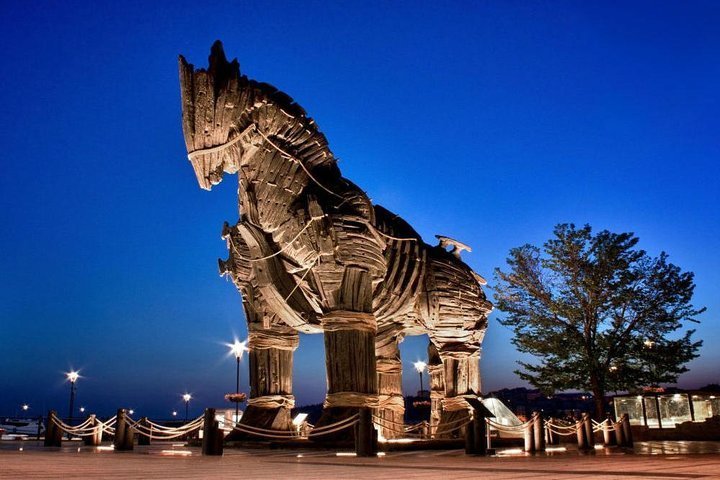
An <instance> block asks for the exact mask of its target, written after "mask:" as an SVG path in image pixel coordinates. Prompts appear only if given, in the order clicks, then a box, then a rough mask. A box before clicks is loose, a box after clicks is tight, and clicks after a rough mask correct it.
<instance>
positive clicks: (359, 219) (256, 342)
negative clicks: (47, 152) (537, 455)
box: [180, 42, 492, 438]
mask: <svg viewBox="0 0 720 480" xmlns="http://www.w3.org/2000/svg"><path fill="white" fill-rule="evenodd" d="M180 83H181V89H182V109H183V132H184V135H185V143H186V145H187V150H188V152H189V154H188V158H189V160H190V162H191V163H192V166H193V168H194V170H195V174H196V176H197V180H198V182H199V184H200V187H202V188H203V189H206V190H210V189H211V188H212V186H213V185H215V184H218V183H219V182H220V181H221V180H222V177H223V174H224V173H231V174H232V173H237V174H238V179H239V188H238V203H239V210H240V221H239V222H238V223H237V224H236V225H234V226H228V225H227V224H226V225H225V228H224V230H223V238H224V239H226V240H227V244H228V248H229V250H230V258H229V259H228V260H227V261H220V270H221V273H223V274H226V275H229V276H230V277H231V278H232V280H233V281H234V283H235V284H236V286H237V288H238V289H239V290H240V292H241V294H242V299H243V306H244V309H245V315H246V318H247V322H248V332H249V341H248V346H249V348H250V382H251V391H250V399H249V401H248V407H247V409H246V411H245V414H244V415H243V417H242V423H245V424H248V425H251V426H255V427H259V428H268V429H283V430H290V429H292V428H293V426H292V425H291V418H290V409H291V408H292V407H293V405H294V397H293V394H292V363H293V351H294V350H295V349H296V348H297V346H298V332H304V333H323V334H324V336H325V352H326V366H327V387H328V390H327V397H326V401H325V409H324V414H323V416H322V418H321V420H320V422H318V425H322V424H328V423H332V422H334V421H337V420H340V419H343V418H346V417H348V416H350V415H352V414H354V413H355V412H356V411H357V408H359V407H371V408H373V409H376V410H375V411H376V413H377V414H378V415H379V416H380V417H382V418H383V419H385V420H387V425H388V428H385V429H384V430H385V431H384V432H382V433H383V434H384V436H385V437H388V438H391V437H393V436H397V435H398V434H400V431H401V430H402V428H401V427H399V428H396V429H392V428H390V427H389V426H390V425H397V424H402V422H403V415H404V402H403V397H402V389H401V373H402V369H401V363H400V354H399V349H398V344H399V342H401V341H402V339H403V337H404V336H405V335H419V334H425V333H426V334H427V335H428V336H429V338H430V341H431V345H430V347H429V350H430V356H431V365H430V373H431V389H432V392H431V397H432V400H433V401H432V405H433V406H432V424H433V427H436V428H437V427H438V426H439V427H440V428H442V425H443V424H449V423H452V422H453V421H454V420H455V419H457V418H458V417H459V416H462V415H466V413H467V410H468V408H469V406H468V402H467V401H466V400H465V398H466V397H468V396H471V397H477V395H478V394H479V393H480V376H479V366H478V363H479V356H480V343H481V341H482V339H483V336H484V333H485V329H486V326H487V315H488V313H489V312H490V311H491V309H492V305H491V304H490V303H489V302H488V301H487V300H486V298H485V294H484V293H483V291H482V288H481V287H480V285H481V284H484V283H485V282H484V280H483V279H482V277H480V276H479V275H477V274H476V273H474V272H473V271H472V270H471V269H470V268H469V267H468V266H467V265H466V264H465V263H463V262H462V261H461V260H460V251H461V250H462V249H466V250H469V248H468V247H467V246H465V245H463V244H461V243H459V242H455V241H454V240H452V239H449V238H447V237H438V238H440V245H438V246H429V245H427V244H426V243H424V242H423V241H422V239H421V238H420V236H419V235H418V234H417V233H416V232H415V230H413V229H412V227H410V225H408V224H407V223H406V222H405V221H404V220H402V219H401V218H400V217H398V216H397V215H394V214H393V213H391V212H389V211H388V210H386V209H384V208H383V207H381V206H379V205H373V204H372V203H371V201H370V199H369V198H368V197H367V195H366V194H365V193H364V192H363V191H362V190H361V189H360V188H358V187H357V186H355V185H354V184H353V183H352V182H350V181H349V180H347V179H345V178H343V177H342V175H341V174H340V170H339V169H338V166H337V162H336V159H335V157H334V156H333V154H332V152H331V151H330V149H329V147H328V143H327V140H326V139H325V136H324V135H323V134H322V133H321V132H320V131H319V129H318V127H317V125H316V123H315V122H314V121H313V120H312V119H311V118H310V117H308V116H306V114H305V111H304V110H303V109H302V108H301V107H300V106H299V105H297V104H296V103H294V102H293V100H292V99H291V98H290V97H289V96H288V95H286V94H284V93H282V92H280V91H278V90H277V89H275V88H274V87H272V86H270V85H268V84H266V83H259V82H256V81H253V80H249V79H248V78H247V77H245V76H241V75H240V68H239V65H238V62H237V60H233V61H232V62H228V61H227V60H226V58H225V54H224V53H223V49H222V45H221V44H220V42H216V43H215V45H213V47H212V51H211V55H210V65H209V68H208V69H207V70H202V69H198V70H196V69H195V68H194V67H193V65H191V64H188V63H187V62H186V61H185V59H184V58H183V57H180ZM448 247H449V248H451V250H449V251H448ZM391 422H395V423H391Z"/></svg>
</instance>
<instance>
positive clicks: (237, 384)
mask: <svg viewBox="0 0 720 480" xmlns="http://www.w3.org/2000/svg"><path fill="white" fill-rule="evenodd" d="M235 358H236V359H237V368H236V370H235V392H236V393H240V356H239V355H238V356H236V357H235ZM251 363H252V362H251ZM186 416H187V415H186ZM239 416H240V402H238V401H237V399H236V402H235V420H234V421H233V423H235V424H237V423H238V417H239Z"/></svg>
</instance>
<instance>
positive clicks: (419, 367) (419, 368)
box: [413, 360, 427, 397]
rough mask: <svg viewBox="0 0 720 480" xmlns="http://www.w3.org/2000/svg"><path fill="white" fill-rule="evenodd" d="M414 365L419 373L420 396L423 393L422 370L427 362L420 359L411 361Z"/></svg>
mask: <svg viewBox="0 0 720 480" xmlns="http://www.w3.org/2000/svg"><path fill="white" fill-rule="evenodd" d="M413 365H414V366H415V370H416V371H417V372H418V373H419V374H420V396H421V397H422V395H423V372H424V371H425V367H427V363H425V362H423V361H422V360H418V361H417V362H415V363H413Z"/></svg>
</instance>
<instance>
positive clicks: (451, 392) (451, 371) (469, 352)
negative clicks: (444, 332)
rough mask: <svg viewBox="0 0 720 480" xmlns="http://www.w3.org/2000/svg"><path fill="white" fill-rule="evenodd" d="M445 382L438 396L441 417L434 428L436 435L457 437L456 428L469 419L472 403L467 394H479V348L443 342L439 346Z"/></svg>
mask: <svg viewBox="0 0 720 480" xmlns="http://www.w3.org/2000/svg"><path fill="white" fill-rule="evenodd" d="M438 356H439V357H440V360H441V361H442V375H443V380H444V384H445V391H444V398H442V399H441V400H440V402H439V403H440V419H439V421H438V426H437V429H436V430H435V432H436V433H437V438H457V437H460V436H462V435H463V433H464V428H459V427H460V426H462V425H463V424H464V422H465V421H466V420H468V419H469V416H470V412H471V410H472V407H471V406H470V404H469V403H468V402H467V399H466V398H468V397H469V398H477V397H478V396H479V394H480V348H479V346H476V345H475V346H473V345H467V344H464V345H458V344H445V345H442V344H441V345H440V346H439V348H438Z"/></svg>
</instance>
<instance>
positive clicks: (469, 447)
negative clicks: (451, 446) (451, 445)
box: [465, 421, 475, 455]
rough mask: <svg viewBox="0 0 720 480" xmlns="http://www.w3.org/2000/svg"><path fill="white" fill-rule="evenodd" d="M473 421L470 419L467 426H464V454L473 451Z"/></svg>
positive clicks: (472, 452) (469, 453) (470, 453)
mask: <svg viewBox="0 0 720 480" xmlns="http://www.w3.org/2000/svg"><path fill="white" fill-rule="evenodd" d="M473 423H474V421H470V423H469V424H468V425H467V428H465V455H472V454H474V453H475V429H474V428H473Z"/></svg>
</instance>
